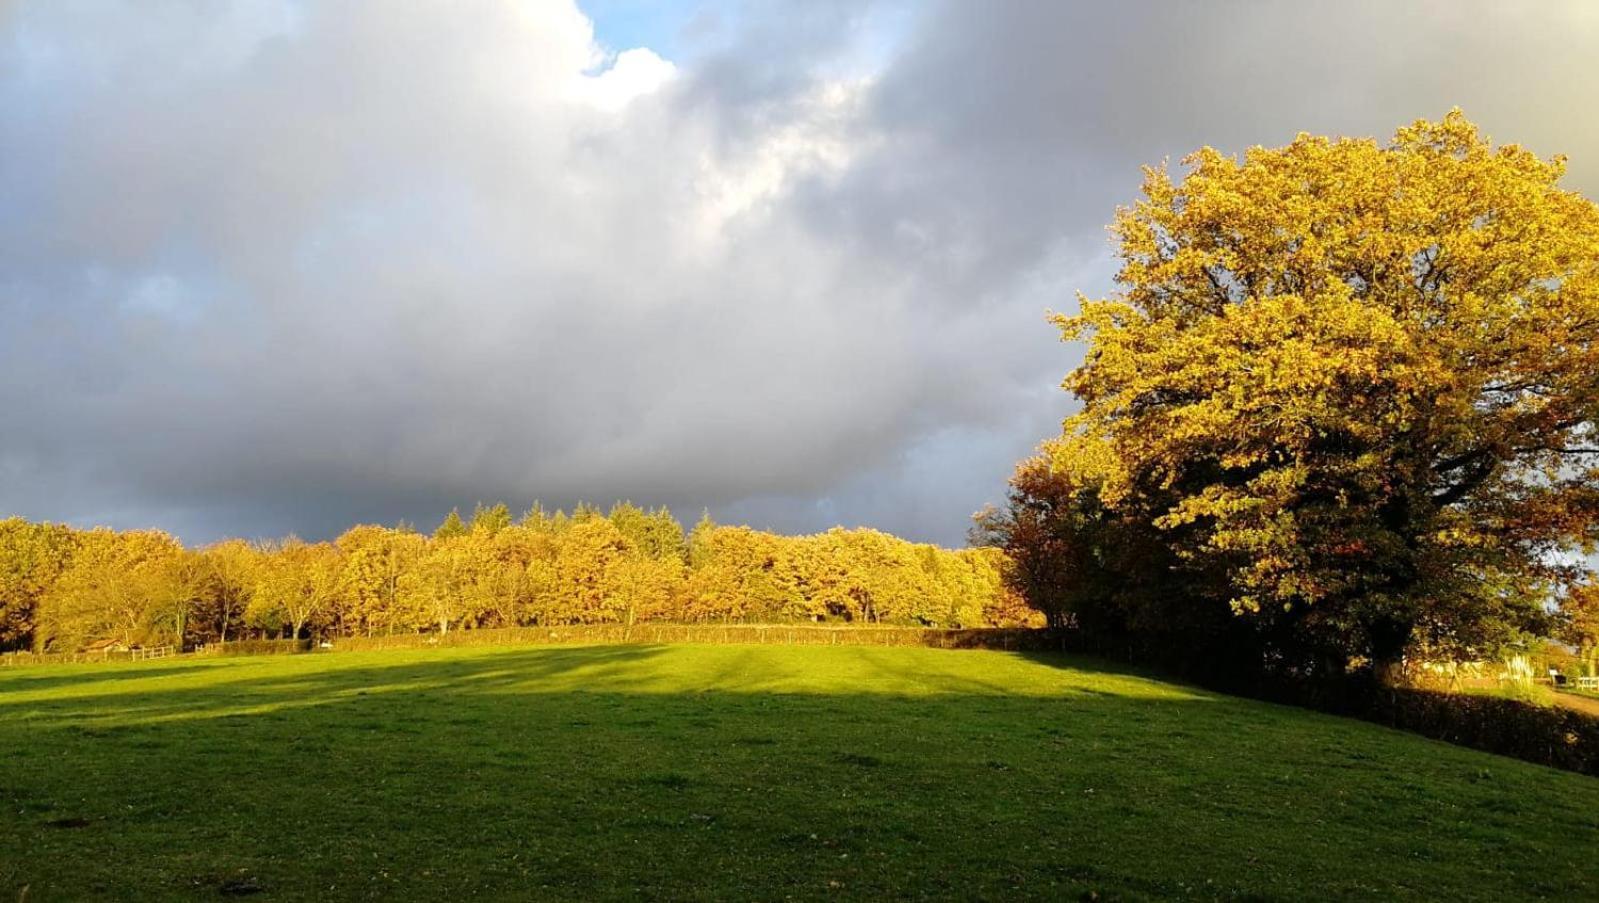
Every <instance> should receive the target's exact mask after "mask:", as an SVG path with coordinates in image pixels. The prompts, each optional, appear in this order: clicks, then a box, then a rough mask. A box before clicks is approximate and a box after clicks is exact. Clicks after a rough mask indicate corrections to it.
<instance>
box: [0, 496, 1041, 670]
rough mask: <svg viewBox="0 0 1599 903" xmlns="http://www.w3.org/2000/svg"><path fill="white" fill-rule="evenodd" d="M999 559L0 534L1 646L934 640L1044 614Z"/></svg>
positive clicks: (678, 542)
mask: <svg viewBox="0 0 1599 903" xmlns="http://www.w3.org/2000/svg"><path fill="white" fill-rule="evenodd" d="M1004 567H1005V558H1004V553H1003V552H1001V551H999V550H997V549H991V548H990V549H962V550H953V551H952V550H947V549H942V548H939V547H936V546H931V545H920V544H915V543H910V542H907V541H905V540H902V539H899V538H896V537H894V536H890V535H888V534H885V533H880V532H878V531H875V530H865V529H862V530H843V529H835V530H831V531H829V532H826V533H820V534H816V535H813V536H795V537H791V536H780V535H776V534H772V533H766V532H762V531H759V530H753V529H750V528H748V527H734V526H722V525H717V524H714V523H712V522H711V521H710V520H709V518H705V519H702V520H701V521H700V523H699V524H698V525H697V526H696V527H695V528H694V529H693V530H692V531H691V532H689V533H686V534H685V532H684V530H683V528H682V526H681V525H680V524H679V523H678V521H677V520H676V519H675V518H673V516H672V515H671V514H670V513H668V512H667V511H666V510H664V509H662V510H656V511H645V510H643V509H640V508H638V507H636V506H634V505H631V504H625V503H624V504H619V505H617V506H615V507H613V508H612V509H611V510H610V512H609V513H608V514H606V513H602V512H601V511H599V510H598V509H595V508H593V507H589V506H579V507H578V508H577V510H576V511H574V512H573V513H572V514H571V515H567V514H565V513H562V512H559V511H558V512H555V513H554V514H549V513H547V512H545V511H544V510H542V509H541V508H538V507H535V508H534V509H533V510H531V511H529V512H527V514H526V515H524V516H523V517H522V518H521V519H520V520H515V521H513V518H512V516H511V513H510V511H509V510H508V509H507V508H506V507H505V506H504V505H496V506H492V507H484V506H479V507H478V509H477V511H476V512H474V514H473V516H472V517H471V518H470V519H469V520H463V519H462V518H461V517H460V516H459V515H458V514H457V513H455V512H451V513H450V516H449V517H448V518H446V519H445V521H444V522H443V524H441V525H440V526H439V527H438V529H437V530H436V531H435V532H434V533H433V534H432V535H431V536H429V535H424V534H422V533H419V532H417V531H415V530H413V529H410V528H408V527H406V526H404V525H401V526H399V527H394V528H390V527H381V526H357V527H353V528H351V529H350V530H348V531H346V532H345V533H344V534H343V535H342V536H340V537H338V538H337V539H335V540H333V541H332V542H316V543H313V542H303V541H301V540H298V539H295V538H292V537H291V538H289V539H286V540H283V541H273V542H258V543H251V542H245V541H243V540H236V539H234V540H227V541H224V542H220V543H217V544H215V545H211V546H208V547H205V548H202V549H197V550H190V549H186V548H185V547H184V546H183V545H182V544H180V543H179V542H178V541H177V540H176V539H174V538H173V537H172V536H170V535H168V534H166V533H163V532H160V531H155V530H132V531H125V532H116V531H112V530H107V529H92V530H73V529H70V528H68V527H65V526H62V525H59V524H48V523H30V522H27V521H24V520H22V519H19V518H11V519H9V520H0V649H35V650H38V651H70V650H75V649H80V648H83V647H84V646H85V645H87V644H89V643H91V642H94V641H97V640H116V641H119V642H122V643H126V644H128V645H134V644H141V643H142V644H151V643H171V644H179V643H181V644H185V645H192V644H199V643H212V642H220V641H227V640H236V639H245V638H272V637H306V636H311V635H317V636H337V635H375V634H391V633H399V632H410V631H437V632H446V631H450V630H460V629H471V628H480V627H511V626H526V625H540V626H548V625H566V624H591V623H632V622H634V621H642V620H670V621H688V622H703V621H738V622H765V623H772V622H794V621H828V622H868V623H881V624H904V625H925V626H937V627H980V626H1014V625H1021V624H1027V623H1032V622H1033V621H1034V620H1040V622H1041V619H1039V616H1038V615H1036V614H1035V613H1033V612H1031V611H1030V610H1028V609H1027V608H1026V607H1025V606H1024V605H1023V603H1022V602H1021V599H1020V597H1019V596H1018V595H1017V594H1015V593H1013V592H1011V591H1010V590H1009V589H1007V587H1006V585H1005V581H1004V574H1003V571H1004Z"/></svg>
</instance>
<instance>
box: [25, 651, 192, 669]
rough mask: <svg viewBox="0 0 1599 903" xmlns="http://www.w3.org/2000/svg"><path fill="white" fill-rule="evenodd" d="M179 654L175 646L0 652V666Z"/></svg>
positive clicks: (83, 661) (74, 662)
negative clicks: (82, 650) (91, 650)
mask: <svg viewBox="0 0 1599 903" xmlns="http://www.w3.org/2000/svg"><path fill="white" fill-rule="evenodd" d="M177 654H179V653H178V649H177V647H176V646H156V647H153V648H150V649H102V650H96V651H94V652H6V653H0V668H20V667H27V666H30V665H82V664H98V663H101V662H139V661H146V660H150V659H158V658H169V657H171V656H175V655H177Z"/></svg>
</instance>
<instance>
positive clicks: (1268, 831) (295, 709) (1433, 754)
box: [0, 646, 1599, 901]
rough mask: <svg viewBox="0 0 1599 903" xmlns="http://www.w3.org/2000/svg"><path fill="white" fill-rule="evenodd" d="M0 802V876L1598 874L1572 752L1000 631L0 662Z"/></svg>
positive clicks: (280, 888)
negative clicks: (920, 643)
mask: <svg viewBox="0 0 1599 903" xmlns="http://www.w3.org/2000/svg"><path fill="white" fill-rule="evenodd" d="M0 805H3V806H4V809H5V812H4V817H3V818H0V900H3V899H5V898H6V896H7V895H9V896H12V897H15V896H17V895H19V894H22V893H24V891H23V889H24V888H27V890H26V892H25V893H26V897H27V899H28V900H30V901H40V900H81V899H96V898H100V899H119V900H121V899H168V898H178V899H183V898H194V899H216V898H218V896H219V895H224V896H226V895H228V894H243V893H251V892H253V893H254V898H255V899H278V900H290V899H303V900H310V899H351V898H354V899H367V898H372V899H410V900H446V899H465V898H467V897H468V896H471V895H475V896H477V897H479V898H524V899H525V898H530V897H532V898H543V897H560V898H572V899H595V898H618V897H644V898H671V899H677V898H684V897H693V898H718V899H728V898H744V899H750V898H753V899H783V898H789V897H793V898H802V899H803V898H820V897H830V896H847V897H852V898H882V897H887V896H892V897H947V898H961V899H971V898H989V899H1000V898H1004V899H1013V898H1033V899H1049V900H1059V899H1077V898H1079V897H1087V896H1088V895H1090V894H1097V895H1098V897H1099V898H1100V899H1140V898H1148V897H1195V898H1213V897H1227V898H1236V897H1246V898H1285V899H1303V898H1306V897H1314V898H1318V899H1331V898H1367V899H1394V898H1427V899H1440V898H1443V899H1480V900H1504V899H1514V898H1539V897H1543V898H1550V899H1563V900H1570V899H1594V898H1595V897H1596V896H1599V780H1594V779H1592V778H1586V777H1581V776H1578V775H1574V774H1567V773H1562V772H1558V771H1553V770H1550V769H1545V768H1540V767H1537V766H1533V765H1527V764H1524V763H1521V762H1517V761H1512V760H1509V759H1502V758H1498V757H1494V756H1490V755H1486V754H1483V753H1477V752H1473V751H1470V750H1466V749H1460V748H1455V747H1451V746H1447V745H1443V744H1439V743H1434V742H1431V741H1427V740H1424V739H1420V738H1417V737H1414V736H1410V735H1407V734H1402V733H1397V732H1394V731H1389V730H1386V729H1383V728H1379V727H1375V726H1372V725H1369V724H1363V723H1360V722H1355V721H1347V720H1342V719H1337V718H1332V717H1328V716H1323V715H1319V714H1315V713H1312V712H1308V711H1301V710H1297V709H1291V708H1282V707H1276V706H1270V705H1264V704H1260V703H1255V702H1249V701H1244V700H1239V699H1232V698H1227V697H1220V696H1215V695H1211V694H1207V693H1203V692H1198V691H1195V690H1191V689H1188V688H1185V687H1181V686H1177V685H1172V684H1168V683H1162V682H1159V681H1157V680H1152V679H1149V678H1145V677H1141V676H1138V675H1135V674H1129V673H1118V672H1116V671H1114V670H1108V669H1106V668H1105V667H1103V666H1101V665H1098V664H1096V663H1094V662H1092V661H1090V660H1083V659H1075V658H1068V657H1060V656H1051V655H1031V656H1029V655H1021V654H1009V653H999V652H975V651H942V650H930V649H885V648H863V647H780V646H771V647H762V646H611V647H598V646H596V647H548V648H523V649H450V650H424V651H414V652H380V653H333V654H320V655H306V656H294V657H278V658H248V659H233V660H210V661H182V660H179V661H171V662H160V661H157V662H150V663H144V664H121V665H104V666H65V667H57V668H48V669H46V668H38V669H17V670H14V671H7V672H0Z"/></svg>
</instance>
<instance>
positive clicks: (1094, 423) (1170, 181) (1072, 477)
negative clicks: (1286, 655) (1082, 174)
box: [1000, 111, 1599, 663]
mask: <svg viewBox="0 0 1599 903" xmlns="http://www.w3.org/2000/svg"><path fill="white" fill-rule="evenodd" d="M1183 163H1184V166H1185V167H1186V171H1185V172H1183V173H1180V174H1178V175H1174V174H1173V173H1172V172H1171V171H1169V170H1168V169H1167V168H1166V167H1158V168H1149V169H1147V170H1146V174H1145V180H1144V185H1143V198H1142V199H1141V200H1139V201H1138V202H1137V203H1135V204H1133V205H1132V206H1129V207H1126V208H1124V209H1122V210H1120V211H1119V212H1118V214H1117V217H1116V219H1115V222H1114V225H1113V227H1112V231H1113V234H1114V236H1115V237H1116V239H1117V240H1118V242H1119V253H1120V258H1121V262H1122V266H1121V269H1120V272H1119V273H1118V276H1117V281H1118V285H1119V290H1118V291H1117V292H1116V293H1115V294H1113V295H1112V296H1110V297H1108V298H1104V299H1096V300H1091V299H1086V298H1084V299H1082V301H1081V309H1080V311H1079V312H1078V313H1077V314H1075V315H1070V316H1067V315H1062V316H1058V317H1056V318H1055V322H1056V324H1057V325H1058V326H1059V327H1060V329H1061V331H1062V334H1063V336H1064V338H1065V339H1066V340H1068V341H1086V342H1087V345H1088V349H1087V355H1086V358H1085V360H1084V362H1083V364H1082V365H1081V366H1079V367H1078V368H1077V369H1076V370H1074V371H1072V373H1071V374H1070V375H1069V376H1068V377H1067V378H1066V380H1065V384H1064V385H1065V388H1066V389H1068V390H1069V391H1071V392H1072V393H1073V394H1074V395H1075V396H1076V397H1077V398H1078V399H1080V400H1081V402H1082V409H1081V411H1080V412H1079V413H1077V414H1076V415H1074V416H1072V417H1071V418H1069V419H1068V420H1067V421H1066V423H1065V426H1064V430H1063V433H1062V435H1061V436H1059V437H1058V438H1056V439H1055V440H1052V441H1051V442H1049V443H1047V445H1046V447H1045V448H1044V450H1043V452H1042V455H1041V457H1040V459H1038V461H1036V462H1031V463H1028V464H1025V465H1024V466H1023V468H1022V470H1021V471H1019V473H1018V479H1017V481H1016V484H1015V489H1016V492H1015V493H1014V494H1013V505H1012V516H1011V517H1010V518H1009V519H1008V520H1006V519H1005V518H1003V517H1002V518H1000V520H1001V521H1005V522H1004V523H1003V524H1002V526H1003V527H1004V528H1005V529H1004V530H1002V531H1001V532H1007V533H1015V532H1016V531H1017V530H1018V529H1021V530H1022V531H1023V532H1025V531H1026V529H1027V528H1028V522H1027V517H1028V516H1029V510H1030V511H1031V514H1032V515H1033V516H1034V521H1033V526H1034V527H1037V526H1038V518H1037V515H1038V514H1039V512H1040V511H1043V510H1044V509H1046V508H1047V509H1048V513H1049V516H1050V517H1053V518H1054V520H1053V521H1052V522H1051V523H1052V526H1051V527H1050V528H1049V529H1045V530H1044V531H1043V534H1041V535H1051V536H1052V537H1053V539H1052V541H1054V542H1057V543H1064V544H1065V545H1064V546H1063V548H1065V549H1067V550H1068V551H1069V550H1071V549H1073V548H1075V550H1076V552H1077V553H1078V554H1080V555H1082V556H1085V559H1084V561H1085V562H1086V563H1087V564H1088V565H1089V567H1087V568H1085V569H1084V573H1087V574H1088V576H1092V574H1091V571H1092V569H1093V568H1095V567H1098V568H1110V569H1111V571H1112V573H1111V575H1110V576H1111V578H1112V579H1111V581H1110V590H1109V592H1108V595H1110V596H1118V595H1119V596H1120V602H1112V603H1109V604H1111V605H1112V607H1113V608H1114V607H1116V606H1118V605H1119V606H1120V610H1119V612H1118V617H1121V618H1122V619H1123V620H1124V621H1125V620H1127V619H1128V618H1131V617H1134V616H1135V615H1136V613H1137V612H1138V611H1140V610H1142V609H1143V607H1145V606H1147V605H1148V604H1149V598H1150V597H1149V596H1148V595H1147V594H1143V595H1139V594H1138V593H1137V592H1136V590H1137V588H1138V586H1137V585H1138V584H1139V583H1141V582H1142V583H1147V582H1148V579H1149V577H1148V574H1147V573H1145V574H1135V573H1133V571H1137V570H1139V569H1146V570H1147V569H1149V568H1152V567H1153V568H1158V569H1159V571H1160V573H1161V576H1162V578H1163V579H1164V582H1165V585H1164V586H1162V587H1160V592H1161V593H1165V594H1167V595H1168V596H1169V597H1170V598H1171V599H1173V600H1175V599H1181V600H1182V601H1181V603H1175V602H1172V603H1166V602H1161V603H1157V604H1158V606H1159V607H1160V608H1161V609H1162V612H1163V614H1165V615H1169V616H1173V617H1174V618H1175V619H1177V620H1186V619H1188V618H1190V617H1192V616H1194V614H1195V613H1194V611H1193V610H1192V609H1195V608H1202V609H1205V610H1206V613H1205V614H1203V615H1202V616H1201V618H1202V619H1205V618H1209V617H1210V614H1211V613H1213V612H1214V611H1215V609H1216V608H1217V607H1218V606H1219V607H1220V608H1222V609H1223V610H1226V611H1228V612H1231V613H1232V614H1233V615H1234V616H1235V617H1236V618H1239V619H1243V620H1244V621H1246V622H1247V623H1249V624H1250V625H1251V626H1252V627H1253V628H1254V629H1256V630H1258V631H1262V632H1274V633H1277V634H1278V635H1291V636H1292V637H1293V641H1294V642H1296V643H1301V644H1305V643H1308V644H1310V645H1311V646H1314V647H1316V648H1319V649H1323V650H1335V651H1338V652H1341V653H1345V654H1348V655H1351V656H1355V657H1357V658H1364V659H1367V660H1373V661H1377V662H1379V663H1386V662H1391V661H1393V660H1395V659H1396V658H1397V657H1398V656H1400V655H1401V654H1402V653H1403V652H1404V651H1405V650H1406V649H1408V648H1413V647H1414V646H1416V645H1417V644H1422V645H1429V646H1435V647H1436V646H1442V647H1452V648H1455V649H1457V650H1465V649H1470V648H1479V649H1480V648H1482V647H1484V646H1486V645H1491V644H1492V643H1494V642H1496V641H1499V640H1502V639H1503V638H1504V637H1505V636H1507V635H1509V634H1512V633H1514V632H1516V631H1519V630H1540V629H1544V628H1545V627H1546V626H1547V625H1545V624H1544V623H1543V621H1544V619H1545V618H1546V616H1548V615H1549V613H1550V612H1549V608H1548V605H1547V604H1546V603H1547V600H1548V599H1550V598H1551V594H1552V591H1553V590H1554V589H1556V588H1557V587H1558V586H1559V585H1561V584H1563V583H1565V582H1568V581H1569V580H1571V579H1572V578H1573V577H1574V576H1575V574H1576V572H1577V570H1578V568H1577V566H1576V564H1575V563H1574V559H1573V557H1572V556H1571V555H1570V554H1568V553H1570V552H1572V551H1573V550H1581V551H1588V552H1591V551H1592V549H1593V546H1594V542H1595V539H1596V538H1599V532H1596V524H1599V468H1596V465H1599V436H1596V435H1595V421H1596V417H1599V207H1596V206H1595V205H1594V204H1593V203H1592V202H1590V201H1589V200H1587V199H1586V198H1584V197H1582V196H1580V195H1578V194H1576V193H1573V192H1570V191H1567V190H1564V189H1562V188H1561V187H1560V185H1559V181H1560V178H1561V175H1562V173H1563V172H1564V169H1565V164H1564V160H1563V159H1562V158H1558V157H1556V158H1554V159H1551V160H1543V159H1540V158H1538V157H1537V156H1535V155H1534V154H1532V153H1531V152H1529V151H1527V150H1524V149H1522V148H1520V147H1517V146H1515V145H1501V146H1494V145H1493V144H1492V143H1491V142H1490V141H1489V140H1487V139H1486V138H1485V137H1483V136H1482V135H1481V134H1480V133H1479V132H1478V130H1477V128H1476V127H1475V126H1473V125H1472V123H1470V122H1469V121H1468V120H1467V119H1466V118H1465V117H1464V116H1463V115H1461V114H1460V112H1459V111H1455V112H1451V113H1450V114H1449V115H1448V116H1446V117H1445V118H1444V119H1443V120H1442V121H1438V122H1428V121H1418V122H1416V123H1415V124H1413V125H1411V126H1408V127H1405V128H1401V129H1399V130H1398V132H1397V133H1396V134H1395V136H1394V138H1393V140H1392V141H1390V142H1388V143H1386V144H1382V143H1378V142H1377V141H1374V140H1370V139H1348V138H1339V139H1333V138H1325V137H1316V136H1312V135H1300V136H1299V137H1298V138H1297V139H1295V140H1294V141H1293V142H1292V143H1291V144H1289V145H1287V146H1285V147H1280V148H1275V149H1266V148H1258V147H1257V148H1253V149H1251V150H1249V151H1248V152H1247V153H1245V154H1244V155H1243V156H1242V157H1241V158H1235V157H1231V156H1227V155H1225V154H1222V153H1220V152H1218V151H1216V150H1213V149H1210V148H1205V149H1202V150H1200V151H1198V152H1196V153H1194V154H1192V155H1191V156H1189V157H1187V158H1186V159H1185V160H1184V161H1183ZM1051 494H1053V495H1054V496H1055V498H1053V499H1050V498H1049V496H1051ZM1029 506H1032V507H1031V509H1029ZM1040 506H1043V507H1040ZM1018 514H1019V515H1020V519H1019V520H1018V518H1017V517H1016V516H1015V515H1018ZM1051 531H1053V532H1052V533H1051ZM1035 532H1036V531H1035ZM1008 538H1009V537H1008ZM1074 543H1075V546H1074V545H1073V544H1074ZM1138 545H1142V546H1144V547H1146V548H1156V547H1158V548H1159V551H1157V552H1156V553H1155V555H1154V557H1152V558H1151V557H1149V556H1136V557H1137V558H1138V559H1139V560H1125V561H1118V559H1117V554H1116V552H1117V549H1120V550H1122V551H1125V550H1126V549H1127V548H1129V547H1131V546H1138ZM1167 553H1169V555H1170V556H1171V560H1169V561H1163V560H1162V556H1163V555H1164V554H1167ZM1068 557H1069V556H1068ZM1071 560H1073V561H1075V560H1076V559H1071ZM1079 563H1080V564H1081V563H1083V562H1079ZM1024 569H1025V562H1019V568H1018V570H1019V572H1020V571H1022V570H1024ZM1118 569H1119V570H1118ZM1079 601H1080V600H1079ZM1177 604H1180V605H1181V606H1184V607H1186V608H1187V609H1189V610H1187V611H1183V610H1176V609H1174V608H1173V607H1172V606H1173V605H1177ZM1224 629H1230V628H1224Z"/></svg>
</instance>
